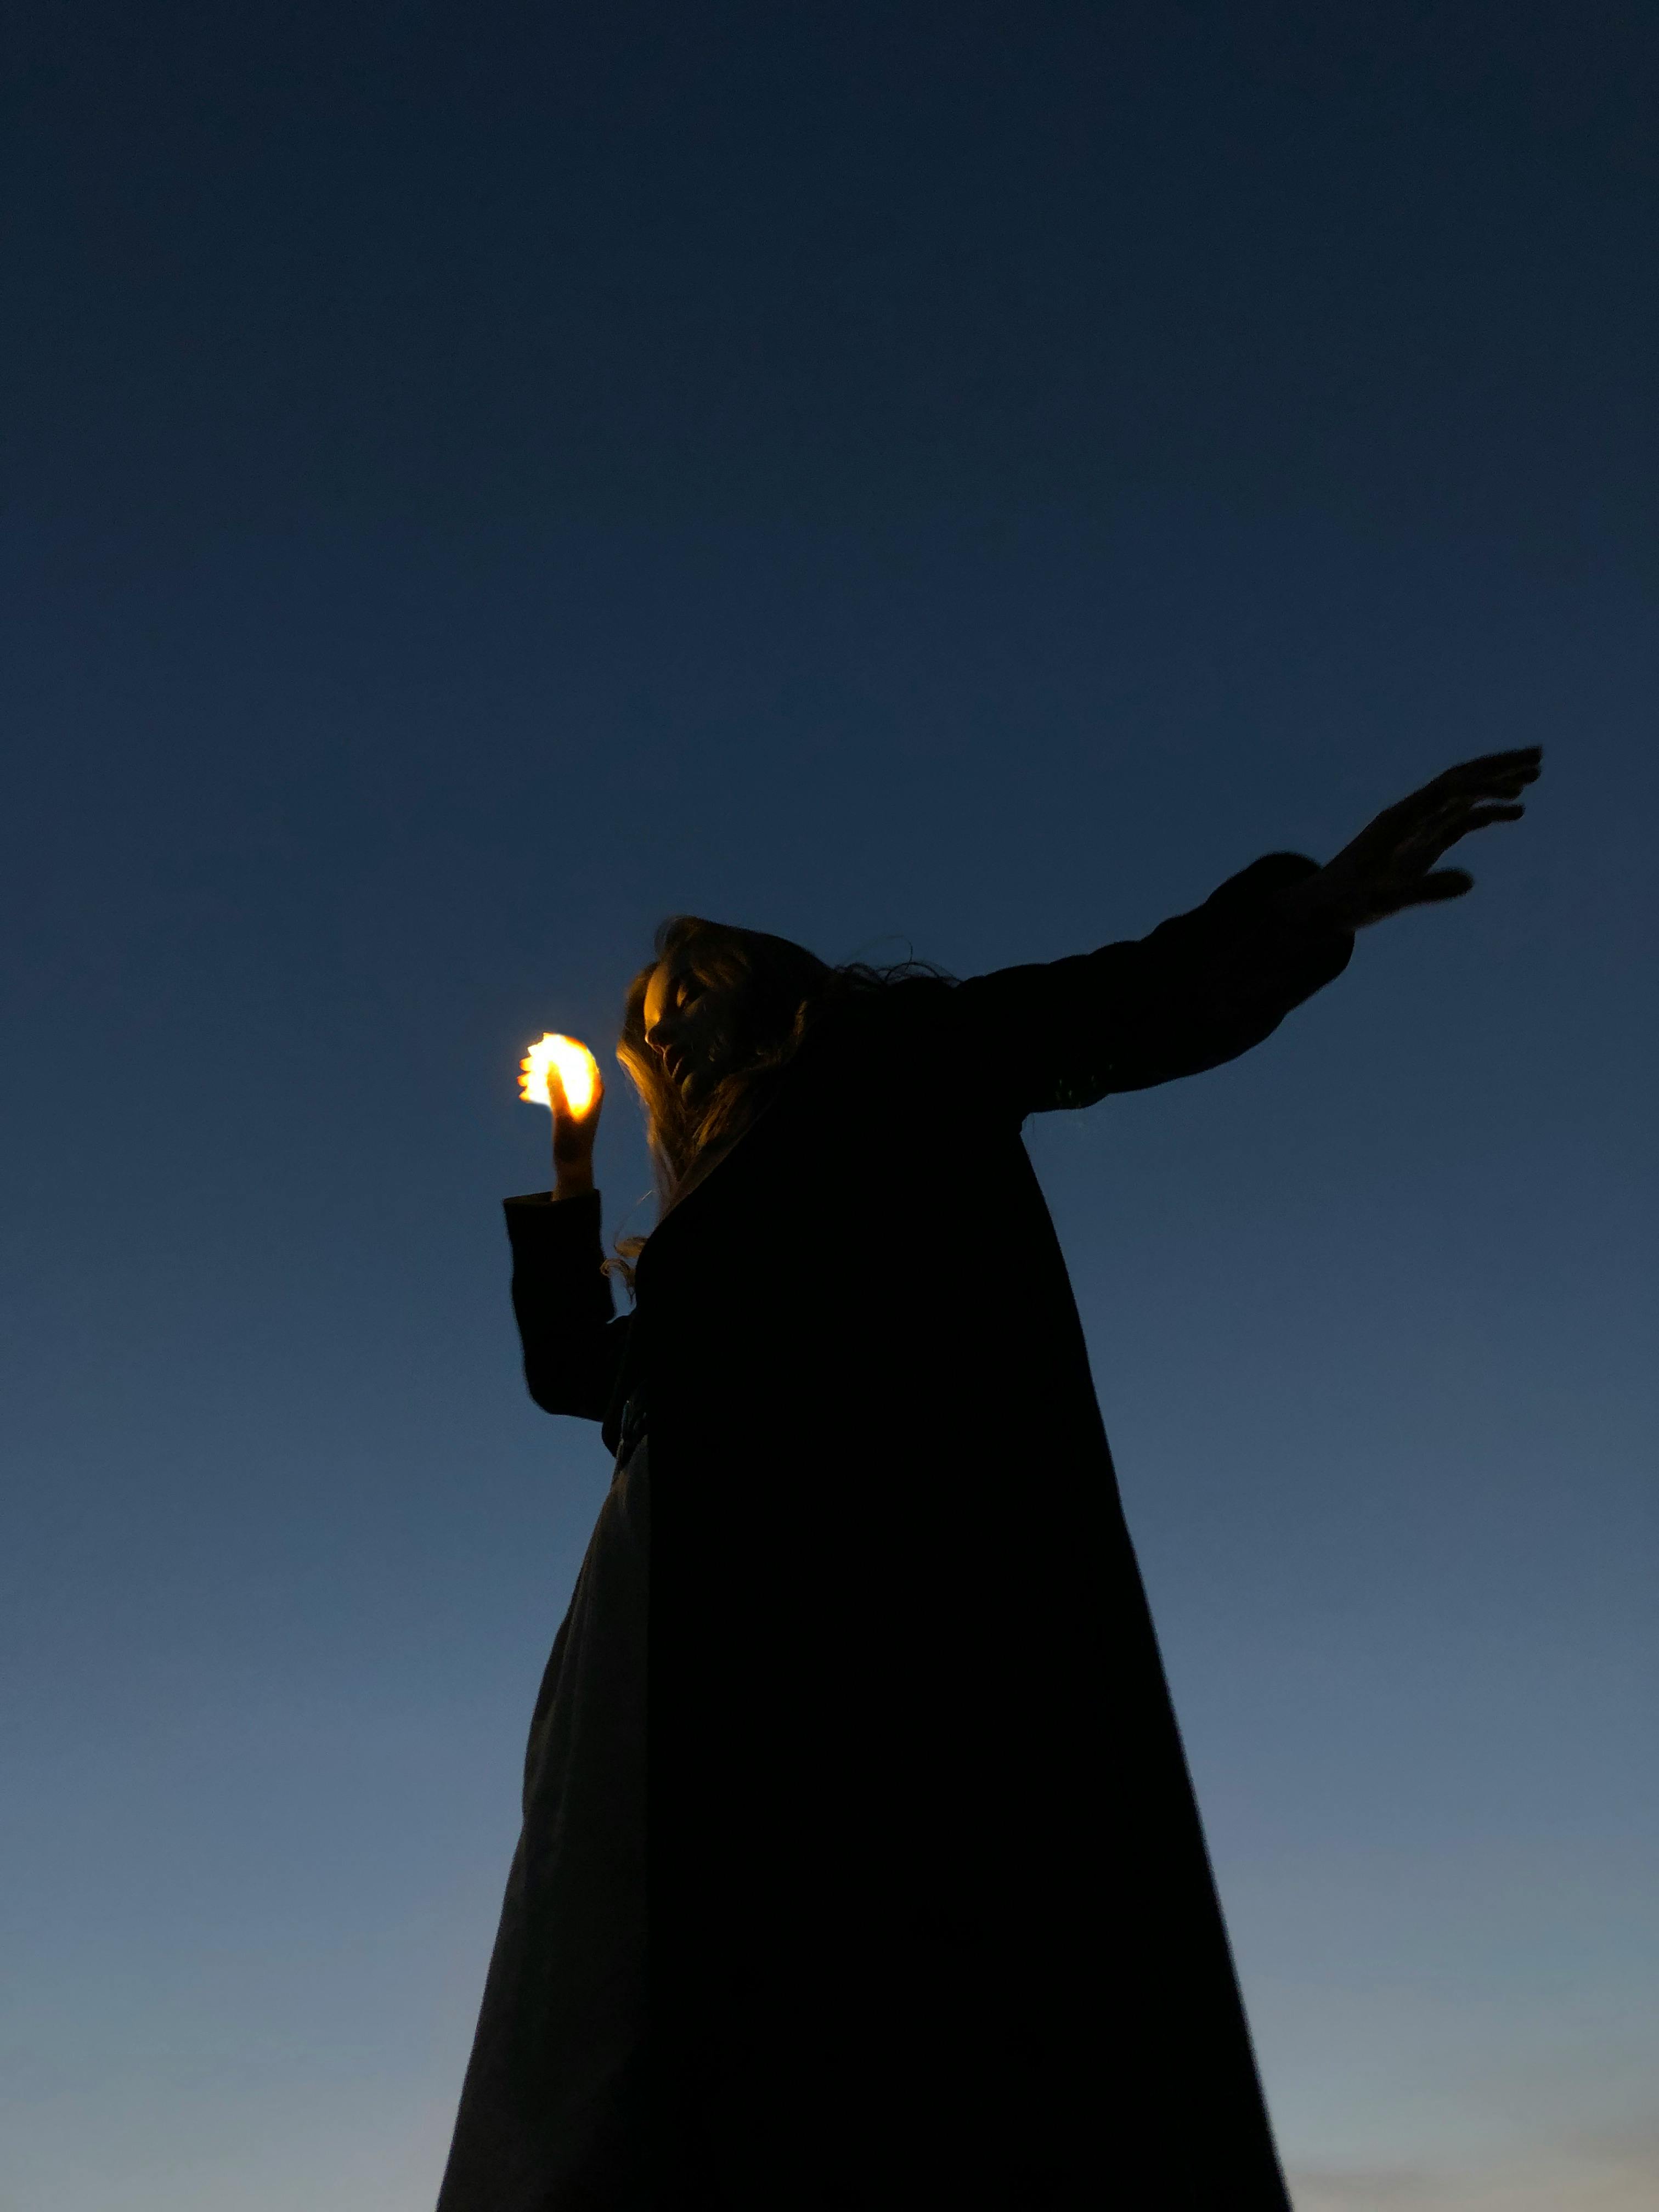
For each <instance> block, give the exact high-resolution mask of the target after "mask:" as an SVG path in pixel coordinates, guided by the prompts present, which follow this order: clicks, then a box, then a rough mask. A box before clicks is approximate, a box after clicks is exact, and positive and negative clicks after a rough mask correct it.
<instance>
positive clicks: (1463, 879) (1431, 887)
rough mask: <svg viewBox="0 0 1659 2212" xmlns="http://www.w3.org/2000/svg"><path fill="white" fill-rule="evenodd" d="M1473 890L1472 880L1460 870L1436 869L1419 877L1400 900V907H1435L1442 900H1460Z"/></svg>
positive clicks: (1470, 876) (1472, 878)
mask: <svg viewBox="0 0 1659 2212" xmlns="http://www.w3.org/2000/svg"><path fill="white" fill-rule="evenodd" d="M1472 890H1474V877H1473V876H1472V875H1469V874H1468V872H1466V871H1465V870H1464V869H1462V868H1437V869H1436V870H1435V871H1434V872H1433V874H1432V875H1427V876H1421V877H1419V878H1418V880H1417V882H1416V883H1414V884H1413V885H1412V887H1411V890H1410V891H1409V892H1408V893H1407V896H1405V897H1404V898H1403V899H1401V905H1402V906H1435V905H1437V904H1438V903H1439V902H1440V901H1441V900H1442V899H1455V898H1462V896H1463V894H1464V892H1465V891H1472Z"/></svg>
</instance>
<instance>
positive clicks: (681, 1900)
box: [441, 749, 1539, 2212]
mask: <svg viewBox="0 0 1659 2212" xmlns="http://www.w3.org/2000/svg"><path fill="white" fill-rule="evenodd" d="M1538 763H1539V755H1538V752H1537V751H1536V750H1535V749H1534V750H1527V751H1523V752H1510V753H1499V754H1495V755H1492V756H1491V757H1487V758H1485V759H1482V760H1478V761H1474V762H1470V763H1467V764H1465V765H1464V766H1462V767H1460V768H1455V769H1450V770H1449V771H1448V773H1447V774H1446V775H1443V776H1441V777H1439V778H1438V779H1437V781H1435V782H1433V783H1431V784H1430V785H1429V786H1427V787H1426V788H1425V789H1424V790H1423V791H1421V792H1419V793H1415V794H1413V796H1412V797H1411V798H1409V799H1406V800H1404V801H1402V802H1401V805H1398V806H1395V807H1393V808H1391V809H1389V811H1388V812H1386V813H1385V814H1383V815H1382V816H1380V817H1378V819H1377V820H1376V822H1375V823H1372V824H1371V825H1370V828H1369V829H1366V830H1365V831H1364V832H1363V833H1362V835H1361V836H1359V837H1358V838H1357V839H1356V840H1355V841H1354V842H1353V843H1352V844H1351V845H1349V846H1348V847H1347V848H1346V849H1345V850H1344V851H1343V852H1342V853H1340V854H1338V856H1337V858H1336V859H1335V860H1333V861H1331V862H1330V863H1329V865H1328V866H1325V867H1320V866H1318V865H1317V864H1316V862H1314V861H1312V860H1304V859H1301V858H1299V857H1297V856H1296V855H1293V854H1272V855H1270V856H1268V857H1267V859H1265V860H1259V861H1257V862H1256V863H1255V865H1254V866H1251V867H1249V868H1247V869H1246V870H1245V871H1244V872H1243V874H1241V875H1238V876H1235V877H1234V878H1232V879H1231V881H1230V882H1228V883H1226V884H1223V885H1222V886H1221V888H1220V890H1218V891H1217V892H1216V893H1215V894H1214V895H1213V896H1212V897H1211V898H1210V899H1209V900H1208V901H1206V903H1205V904H1204V905H1203V906H1202V907H1200V908H1198V909H1197V910H1196V911H1195V912H1194V913H1192V914H1188V915H1180V916H1178V917H1176V919H1175V920H1173V921H1168V922H1165V923H1164V925H1163V926H1162V927H1161V928H1158V929H1157V930H1155V931H1153V933H1152V935H1151V936H1150V937H1148V938H1146V939H1143V940H1141V941H1140V942H1139V943H1132V944H1121V945H1107V946H1106V947H1104V948H1103V950H1102V951H1097V952H1094V953H1091V954H1088V955H1086V956H1083V957H1078V958H1073V959H1069V960H1061V961H1059V962H1056V963H1054V964H1052V965H1050V966H1046V967H1029V968H1014V969H1005V970H1003V971H1001V972H1000V973H998V974H994V975H984V976H980V977H977V978H975V980H973V981H969V982H964V983H961V984H951V983H950V982H949V981H946V980H945V979H943V978H940V977H938V976H934V975H929V974H925V973H918V972H915V971H914V970H912V971H906V972H903V973H901V974H900V975H896V976H893V977H886V978H884V977H881V976H878V975H874V974H873V973H872V972H871V971H868V970H862V969H841V970H836V969H829V968H826V967H825V966H824V965H823V963H821V962H819V961H817V960H816V959H814V958H813V957H812V956H811V954H810V953H807V952H805V951H802V950H801V948H799V946H795V945H787V944H784V943H783V942H782V941H781V940H780V939H775V938H768V937H763V936H760V935H757V934H756V933H750V932H744V931H741V930H733V929H726V928H722V927H716V926H714V925H711V924H708V923H703V922H698V921H691V920H689V919H686V918H682V919H681V920H679V921H676V922H674V923H671V924H670V925H667V926H666V927H665V930H664V931H663V932H662V933H660V935H659V949H658V957H657V959H656V960H655V961H653V963H652V964H651V965H650V966H649V967H648V968H647V969H645V970H644V971H643V972H642V974H641V976H640V977H639V978H638V979H637V980H636V981H635V986H634V989H633V991H632V993H631V994H630V996H629V1003H628V1012H627V1018H626V1022H625V1025H624V1030H623V1042H622V1045H621V1048H620V1050H619V1054H618V1057H619V1058H620V1059H621V1060H622V1062H623V1066H625V1067H626V1068H627V1069H628V1070H629V1073H630V1074H631V1075H632V1077H633V1078H634V1079H635V1083H636V1085H638V1087H639V1089H640V1091H641V1095H642V1097H643V1098H644V1101H645V1104H646V1109H647V1124H648V1129H649V1133H650V1137H651V1140H652V1146H653V1153H654V1155H655V1158H656V1159H657V1163H658V1167H659V1176H660V1179H661V1182H662V1186H663V1199H664V1206H663V1210H662V1212H661V1214H660V1216H659V1225H658V1227H657V1228H656V1229H655V1231H653V1234H652V1235H651V1237H650V1238H649V1240H648V1241H647V1242H646V1243H644V1244H643V1247H642V1249H638V1263H637V1269H636V1271H635V1282H634V1288H635V1292H636V1297H635V1304H634V1308H633V1310H632V1311H631V1312H630V1313H629V1314H627V1315H625V1316H623V1317H621V1318H617V1317H615V1316H613V1312H612V1306H611V1290H610V1284H609V1280H608V1277H607V1273H606V1268H607V1265H608V1266H609V1267H611V1268H612V1269H614V1268H615V1267H616V1266H617V1262H615V1261H612V1262H609V1263H607V1262H606V1261H605V1258H604V1255H603V1253H602V1251H601V1249H600V1243H599V1195H598V1194H597V1192H595V1191H594V1189H593V1187H592V1140H593V1132H594V1127H595V1125H596V1123H597V1120H598V1115H599V1103H598V1101H597V1099H596V1100H595V1102H594V1103H593V1104H592V1107H591V1108H590V1109H589V1110H588V1112H587V1113H586V1115H580V1116H579V1115H575V1114H574V1113H573V1112H572V1111H571V1110H570V1109H569V1107H568V1103H567V1102H565V1101H564V1099H563V1097H562V1094H561V1093H560V1092H559V1091H557V1090H555V1092H554V1096H553V1106H554V1156H555V1187H554V1189H553V1190H552V1192H551V1193H548V1194H537V1195H536V1196H534V1197H531V1198H524V1199H513V1200H508V1201H507V1223H508V1228H509V1231H510V1234H511V1237H512V1243H513V1304H514V1308H515V1311H516V1313H517V1316H518V1321H519V1326H520V1332H521V1334H522V1337H523V1341H524V1354H525V1371H526V1377H527V1380H528V1382H529V1385H530V1389H531V1393H532V1396H533V1397H534V1398H535V1399H536V1401H537V1402H538V1404H540V1405H542V1406H544V1407H546V1408H547V1409H548V1410H549V1411H550V1412H554V1413H574V1414H578V1415H582V1416H586V1418H588V1419H598V1420H602V1421H603V1422H604V1424H605V1439H606V1442H607V1443H608V1444H609V1445H610V1447H611V1449H613V1450H614V1451H615V1452H616V1453H617V1472H616V1474H615V1477H614V1479H613V1483H612V1487H611V1494H610V1496H609V1498H607V1500H606V1503H605V1507H604V1510H602V1512H601V1514H600V1516H599V1525H598V1527H597V1528H596V1529H595V1532H594V1536H593V1540H592V1545H591V1546H590V1548H589V1552H588V1554H587V1558H586V1562H585V1564H584V1565H583V1568H582V1573H581V1577H580V1581H579V1583H578V1585H577V1589H576V1592H575V1595H574V1598H573V1600H572V1603H571V1608H570V1612H569V1614H568V1617H567V1620H566V1621H565V1624H564V1626H563V1628H562V1630H561V1631H560V1635H559V1641H558V1643H557V1644H556V1646H555V1649H554V1653H553V1657H552V1660H551V1662H550V1666H549V1668H548V1674H547V1678H546V1680H545V1681H544V1686H543V1690H542V1695H541V1699H540V1702H539V1704H538V1710H537V1714H536V1718H535V1722H534V1724H533V1726H532V1736H531V1745H530V1753H529V1759H528V1762H527V1767H526V1793H525V1825H524V1831H523V1835H522V1838H521V1840H520V1847H519V1853H518V1856H517V1857H516V1859H515V1861H514V1863H513V1872H512V1875H511V1877H510V1880H509V1884H508V1889H507V1901H506V1905H505V1906H504V1909H503V1914H502V1920H501V1933H500V1936H499V1937H498V1939H497V1942H496V1947H495V1955H494V1958H493V1960H492V1963H491V1966H490V1972H489V1984H488V1987H487V1989H486V1992H485V1996H484V2001H483V2013H482V2016H481V2019H480V2021H479V2027H478V2034H477V2044H476V2045H475V2048H474V2052H473V2057H472V2062H471V2067H470V2069H469V2071H468V2075H467V2081H466V2085H465V2091H464V2093H463V2097H462V2100H461V2109H460V2114H459V2120H458V2123H457V2128H456V2135H455V2142H454V2147H453V2152H452V2154H451V2160H450V2165H449V2170H448V2173H447V2177H446V2180H445V2184H444V2190H443V2194H442V2197H441V2212H599V2208H604V2212H624V2208H626V2212H635V2208H641V2212H642V2208H646V2207H650V2208H652V2212H690V2208H699V2212H701V2208H705V2207H706V2208H711V2212H713V2208H719V2212H794V2208H806V2207H817V2206H823V2207H826V2208H827V2207H835V2208H837V2212H844V2208H854V2207H865V2206H887V2205H894V2206H898V2205H904V2206H918V2207H933V2206H938V2207H940V2208H949V2212H957V2209H958V2208H969V2207H980V2206H982V2207H986V2208H993V2207H994V2208H999V2212H1039V2208H1054V2212H1061V2208H1064V2209H1065V2212H1073V2208H1085V2207H1086V2208H1095V2207H1107V2206H1110V2207H1122V2208H1124V2212H1166V2208H1168V2209H1169V2212H1175V2209H1176V2208H1178V2212H1287V2202H1286V2198H1285V2191H1284V2185H1283V2182H1282V2180H1281V2179H1280V2175H1279V2167H1278V2163H1277V2160H1276V2158H1275V2154H1274V2151H1273V2142H1272V2137H1271V2134H1270V2132H1269V2129H1268V2125H1267V2117H1266V2114H1265V2112H1264V2110H1263V2107H1262V2103H1261V2092H1260V2089H1259V2087H1258V2085H1257V2081H1256V2076H1255V2066H1254V2063H1253V2060H1252V2057H1251V2052H1250V2046H1249V2036H1248V2033H1247V2030H1246V2027H1245V2023H1244V2018H1243V2011H1242V2008H1241V2006H1240V2002H1239V1997H1238V1992H1237V1985H1236V1983H1235V1979H1234V1976H1233V1971H1232V1966H1231V1960H1230V1959H1229V1955H1228V1949H1227V1942H1226V1937H1225V1932H1224V1930H1223V1927H1222V1923H1221V1917H1220V1912H1219V1909H1218V1905H1217V1901H1216V1897H1215V1892H1214V1887H1213V1885H1212V1881H1211V1876H1210V1873H1209V1869H1208V1865H1207V1863H1206V1856H1205V1850H1204V1844H1203V1838H1202V1835H1201V1832H1200V1826H1199V1821H1198V1816H1197V1813H1196V1810H1195V1808H1194V1802H1193V1797H1192V1792H1191V1788H1190V1785H1189V1784H1188V1778H1187V1773H1186V1770H1185V1766H1184V1765H1183V1761H1182V1751H1181V1745H1180V1741H1179V1738H1178V1735H1177V1734H1176V1723H1175V1719H1174V1717H1173V1715H1172V1713H1171V1711H1170V1703H1169V1698H1168V1694H1167V1692H1166V1690H1165V1687H1164V1678H1163V1674H1162V1671H1161V1668H1160V1665H1159V1661H1158V1650H1157V1646H1156V1644H1155V1641H1154V1638H1153V1633H1152V1625H1151V1622H1150V1620H1149V1619H1148V1616H1147V1613H1146V1603H1145V1600H1144V1598H1143V1596H1142V1593H1141V1589H1140V1584H1139V1578H1138V1576H1137V1572H1136V1569H1135V1564H1134V1559H1133V1553H1132V1551H1131V1548H1130V1543H1129V1539H1128V1536H1127V1533H1126V1531H1125V1528H1124V1525H1123V1522H1122V1519H1121V1514H1120V1510H1119V1506H1118V1501H1117V1497H1116V1492H1115V1484H1114V1478H1113V1474H1112V1466H1111V1461H1110V1458H1109V1454H1108V1450H1107V1445H1106V1439H1105V1436H1104V1434H1103V1431H1102V1428H1101V1425H1100V1417H1099V1413H1098V1411H1097V1407H1096V1403H1095V1398H1094V1392H1093V1389H1092V1385H1091V1380H1090V1375H1089V1365H1088V1358H1087V1353H1086V1351H1085V1345H1084V1340H1083V1334H1082V1331H1081V1328H1080V1327H1079V1322H1078V1317H1077V1313H1076V1310H1075V1307H1074V1305H1073V1300H1072V1296H1071V1292H1070V1289H1069V1286H1068V1284H1067V1281H1066V1270H1065V1266H1064V1262H1063V1261H1062V1260H1061V1257H1060V1250H1059V1248H1058V1245H1057V1243H1056V1242H1055V1238H1054V1232H1053V1230H1052V1227H1051V1226H1050V1224H1049V1221H1048V1214H1047V1212H1046V1210H1045V1208H1044V1206H1043V1202H1042V1196H1041V1194H1040V1192H1039V1190H1038V1188H1037V1184H1036V1179H1035V1177H1034V1176H1033V1174H1032V1172H1031V1169H1030V1164H1029V1163H1028V1161H1027V1159H1026V1156H1025V1152H1024V1147H1023V1146H1022V1144H1021V1141H1020V1127H1021V1123H1022V1122H1023V1121H1024V1117H1025V1116H1026V1115H1028V1114H1030V1113H1034V1112H1041V1111H1042V1110H1044V1109H1048V1108H1054V1107H1078V1106H1084V1105H1087V1104H1090V1103H1092V1102H1093V1101H1094V1100H1096V1099H1098V1098H1101V1097H1104V1096H1106V1094H1107V1093H1108V1092H1109V1091H1126V1090H1138V1089H1140V1088H1143V1087H1144V1086H1146V1085H1150V1084H1154V1083H1161V1082H1165V1081H1167V1080H1169V1079H1170V1078H1172V1077H1175V1076H1179V1075H1186V1074H1191V1073H1195V1072H1196V1071H1198V1070H1200V1069H1202V1068H1206V1067H1212V1066H1216V1065H1218V1063H1220V1062H1222V1061H1224V1060H1231V1059H1232V1058H1234V1057H1235V1056H1236V1055H1237V1054H1239V1053H1242V1052H1243V1051H1246V1050H1248V1049H1249V1047H1250V1046H1252V1045H1254V1044H1256V1043H1258V1042H1261V1039H1262V1038H1264V1037H1266V1036H1267V1035H1268V1034H1269V1033H1270V1032H1271V1031H1272V1030H1273V1029H1274V1028H1275V1027H1276V1026H1277V1025H1278V1024H1279V1021H1280V1020H1281V1019H1282V1018H1284V1016H1285V1014H1286V1013H1287V1012H1289V1011H1290V1009H1291V1008H1292V1007H1293V1006H1297V1005H1298V1004H1299V1003H1300V1002H1301V1001H1302V1000H1304V999H1306V998H1307V997H1309V996H1310V994H1312V993H1313V992H1315V991H1316V990H1317V989H1319V988H1320V987H1322V985H1323V984H1325V983H1327V982H1328V981H1331V980H1332V978H1333V977H1334V976H1335V975H1338V974H1340V972H1341V970H1342V969H1343V968H1344V967H1345V966H1346V963H1347V961H1348V958H1349V955H1350V952H1351V951H1352V934H1353V932H1354V931H1355V930H1356V929H1358V928H1361V927H1364V926H1365V925H1366V924H1368V923H1370V922H1373V921H1378V920H1380V919H1381V918H1382V917H1383V916H1384V915H1390V914H1395V913H1397V912H1399V911H1401V909H1402V908H1406V907H1410V906H1417V905H1421V904H1424V903H1426V902H1431V901H1436V900H1440V899H1445V898H1453V897H1456V896H1461V895H1462V893H1463V892H1465V891H1467V890H1469V888H1470V879H1469V878H1468V876H1467V875H1465V874H1463V873H1462V872H1461V871H1459V870H1455V869H1440V868H1438V867H1437V865H1436V864H1437V861H1438V860H1439V859H1440V857H1441V855H1442V854H1443V853H1444V852H1445V851H1446V849H1447V848H1449V846H1451V845H1452V844H1454V843H1455V842H1456V841H1457V840H1458V839H1459V838H1461V837H1462V836H1465V835H1467V834H1468V832H1469V831H1470V830H1472V829H1477V828H1480V827H1481V826H1483V825H1484V824H1486V823H1492V822H1499V821H1510V820H1513V819H1515V818H1516V817H1517V816H1519V814H1520V813H1521V812H1522V808H1521V807H1520V805H1518V804H1516V803H1515V802H1516V800H1517V799H1518V798H1519V794H1520V793H1521V791H1522V787H1524V786H1525V785H1527V784H1528V783H1530V782H1531V781H1533V780H1534V777H1535V776H1536V775H1537V774H1538ZM647 1602H648V1620H649V1635H648V1638H647ZM647 1713H648V1716H649V1726H648V1729H647V1724H646V1723H647Z"/></svg>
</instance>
